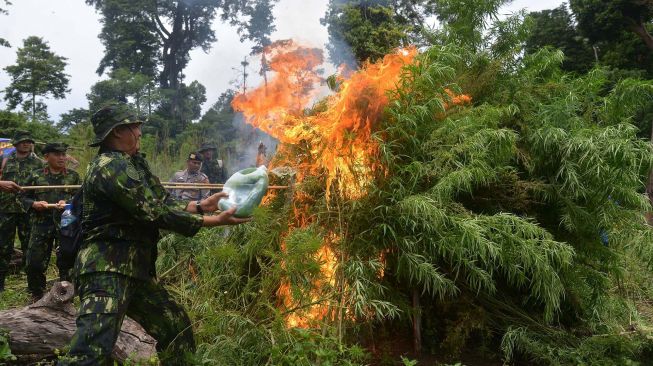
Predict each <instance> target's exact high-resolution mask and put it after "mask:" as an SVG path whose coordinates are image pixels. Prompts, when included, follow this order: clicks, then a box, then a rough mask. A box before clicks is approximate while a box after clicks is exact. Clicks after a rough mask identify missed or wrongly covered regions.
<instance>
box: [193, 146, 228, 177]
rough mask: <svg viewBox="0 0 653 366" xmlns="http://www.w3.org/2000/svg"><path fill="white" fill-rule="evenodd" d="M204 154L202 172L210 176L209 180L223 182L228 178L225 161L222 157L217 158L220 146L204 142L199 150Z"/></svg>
mask: <svg viewBox="0 0 653 366" xmlns="http://www.w3.org/2000/svg"><path fill="white" fill-rule="evenodd" d="M198 152H199V153H200V154H202V160H203V164H202V173H204V174H206V176H207V177H209V182H211V183H214V184H222V183H224V182H225V181H226V180H227V173H226V172H225V169H224V163H223V161H222V160H220V159H215V157H216V155H217V154H218V147H217V146H215V144H212V143H204V144H202V146H200V149H199V150H198Z"/></svg>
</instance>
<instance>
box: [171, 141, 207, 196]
mask: <svg viewBox="0 0 653 366" xmlns="http://www.w3.org/2000/svg"><path fill="white" fill-rule="evenodd" d="M201 167H202V157H201V156H200V155H199V154H197V153H190V154H188V159H186V169H184V170H180V171H178V172H176V173H175V174H174V175H173V176H172V179H170V182H172V183H209V178H208V177H207V176H206V174H204V173H202V172H200V168H201ZM170 194H171V195H172V196H173V197H174V198H176V199H179V200H184V201H190V200H201V199H204V198H208V197H209V194H210V191H209V190H208V189H172V190H171V191H170Z"/></svg>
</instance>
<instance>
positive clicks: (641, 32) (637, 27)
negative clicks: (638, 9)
mask: <svg viewBox="0 0 653 366" xmlns="http://www.w3.org/2000/svg"><path fill="white" fill-rule="evenodd" d="M629 28H630V30H631V31H633V32H634V33H635V34H637V36H638V37H639V38H641V39H642V41H644V44H645V45H646V47H648V49H649V50H651V51H653V37H651V34H650V33H649V32H648V31H647V30H646V24H644V23H641V22H637V21H635V20H634V19H631V20H630V26H629Z"/></svg>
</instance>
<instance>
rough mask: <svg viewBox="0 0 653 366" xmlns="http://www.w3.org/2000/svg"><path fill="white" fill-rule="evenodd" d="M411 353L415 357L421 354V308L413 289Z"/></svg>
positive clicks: (417, 295) (415, 291)
mask: <svg viewBox="0 0 653 366" xmlns="http://www.w3.org/2000/svg"><path fill="white" fill-rule="evenodd" d="M413 351H414V352H415V355H419V354H420V353H422V308H421V306H420V304H419V291H417V289H413Z"/></svg>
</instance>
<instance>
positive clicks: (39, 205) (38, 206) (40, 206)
mask: <svg viewBox="0 0 653 366" xmlns="http://www.w3.org/2000/svg"><path fill="white" fill-rule="evenodd" d="M32 208H33V209H35V210H36V211H43V210H46V209H47V208H48V203H47V202H45V201H34V203H32Z"/></svg>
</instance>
